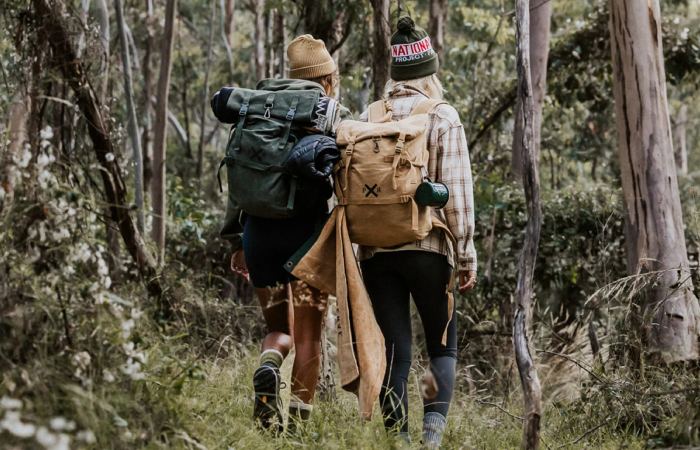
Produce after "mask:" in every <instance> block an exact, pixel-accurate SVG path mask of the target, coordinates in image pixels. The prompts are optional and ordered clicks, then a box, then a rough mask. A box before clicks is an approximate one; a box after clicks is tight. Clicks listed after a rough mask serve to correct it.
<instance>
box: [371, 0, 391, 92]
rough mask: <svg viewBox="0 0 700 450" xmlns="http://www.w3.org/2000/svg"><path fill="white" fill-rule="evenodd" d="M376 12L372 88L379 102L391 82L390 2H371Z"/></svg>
mask: <svg viewBox="0 0 700 450" xmlns="http://www.w3.org/2000/svg"><path fill="white" fill-rule="evenodd" d="M371 3H372V8H373V10H374V20H373V25H374V30H373V33H372V43H373V46H374V49H373V53H372V68H373V69H374V71H373V72H372V86H373V89H374V100H379V99H380V98H382V96H383V95H384V85H386V82H387V81H389V63H390V59H389V55H390V53H389V50H390V45H389V44H390V39H391V24H390V23H389V20H390V16H389V7H390V2H389V0H371Z"/></svg>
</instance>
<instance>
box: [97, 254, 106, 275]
mask: <svg viewBox="0 0 700 450" xmlns="http://www.w3.org/2000/svg"><path fill="white" fill-rule="evenodd" d="M97 274H98V275H102V276H105V275H109V267H107V263H106V262H105V260H104V259H102V257H100V256H98V257H97Z"/></svg>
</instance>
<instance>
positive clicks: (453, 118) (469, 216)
mask: <svg viewBox="0 0 700 450" xmlns="http://www.w3.org/2000/svg"><path fill="white" fill-rule="evenodd" d="M444 109H445V110H446V111H445V112H446V113H447V114H439V113H438V120H439V122H440V123H439V125H438V132H439V134H438V142H437V144H438V152H437V175H438V176H437V181H440V182H442V183H444V184H445V185H447V188H448V189H449V190H450V199H449V201H448V202H447V205H446V206H445V208H444V210H443V211H444V214H445V219H446V220H447V226H448V228H449V229H450V231H451V232H452V234H453V235H454V237H455V239H456V240H457V249H456V253H457V270H460V271H463V270H473V271H476V267H477V259H476V248H475V247H474V193H473V186H472V170H471V163H470V161H469V149H468V148H467V138H466V135H465V133H464V128H463V127H462V123H461V122H460V120H459V115H458V114H457V111H456V110H455V109H454V108H452V107H445V108H444Z"/></svg>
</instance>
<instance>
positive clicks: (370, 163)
mask: <svg viewBox="0 0 700 450" xmlns="http://www.w3.org/2000/svg"><path fill="white" fill-rule="evenodd" d="M397 28H398V30H397V31H396V33H394V35H393V36H392V38H391V44H392V45H391V58H392V59H391V80H390V81H389V82H388V83H387V86H386V92H385V97H384V99H382V100H380V101H378V102H375V103H373V104H371V105H370V106H369V110H368V112H367V113H366V114H364V115H363V119H364V120H365V122H362V121H346V122H343V123H342V124H341V126H340V128H339V130H338V137H337V143H338V147H339V149H340V151H341V162H340V163H339V165H338V166H337V168H336V175H335V180H336V186H335V192H336V195H337V196H338V200H339V204H340V205H341V206H343V207H344V209H345V214H346V217H347V229H348V233H349V236H350V240H352V242H354V243H357V244H360V248H359V253H358V258H359V259H360V261H361V268H362V276H363V279H364V282H365V286H366V289H367V292H368V294H369V297H370V299H371V303H372V306H373V309H374V313H375V317H376V320H377V322H378V324H379V327H380V328H381V331H382V333H383V335H384V340H385V347H386V359H387V368H386V375H385V377H384V384H383V387H382V389H381V393H380V403H381V408H382V412H383V415H384V422H385V426H386V427H387V429H389V430H392V431H394V432H396V433H397V436H398V437H399V438H401V439H404V440H406V441H410V437H409V434H408V411H407V407H408V397H407V388H406V385H407V379H408V373H409V369H410V366H411V341H412V331H411V317H410V309H409V302H410V298H411V297H412V298H413V300H414V302H415V305H416V307H417V310H418V313H419V315H420V317H421V320H422V323H423V328H424V331H425V341H426V346H427V350H428V354H429V357H430V370H431V372H432V377H431V379H434V381H435V385H436V386H435V387H436V388H437V392H436V394H435V396H434V397H433V398H424V407H423V411H424V416H423V437H422V438H423V445H424V447H425V448H438V447H439V446H440V442H441V440H442V436H443V433H444V430H445V426H446V420H447V419H446V417H447V412H448V409H449V406H450V401H451V398H452V392H453V390H454V382H455V366H456V357H457V333H456V325H455V319H454V317H453V316H454V315H453V308H454V305H453V300H452V292H451V291H452V288H453V286H454V283H453V281H452V280H453V273H455V272H456V279H457V287H458V289H459V291H460V292H461V293H465V292H466V291H468V290H470V289H472V288H473V287H474V286H475V284H476V251H475V248H474V242H473V239H472V238H473V233H474V200H473V194H472V176H471V167H470V162H469V152H468V149H467V141H466V138H465V134H464V129H463V127H462V124H461V122H460V118H459V115H458V113H457V111H456V110H455V109H454V108H453V107H452V106H450V105H449V104H447V102H445V101H444V100H443V89H442V86H441V84H440V81H439V79H438V78H437V76H436V72H437V70H438V60H437V54H436V53H435V52H434V51H433V48H432V46H431V44H430V38H429V37H428V35H427V34H426V33H425V31H423V30H422V29H421V28H419V27H417V26H415V24H414V22H413V20H412V19H411V18H410V17H402V18H401V19H399V22H398V26H397ZM440 208H441V209H440Z"/></svg>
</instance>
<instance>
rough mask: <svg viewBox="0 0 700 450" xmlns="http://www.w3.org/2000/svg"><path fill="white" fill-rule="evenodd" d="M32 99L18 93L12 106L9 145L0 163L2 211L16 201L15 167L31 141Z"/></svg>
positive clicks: (0, 205) (8, 127)
mask: <svg viewBox="0 0 700 450" xmlns="http://www.w3.org/2000/svg"><path fill="white" fill-rule="evenodd" d="M30 105H31V97H30V96H29V95H26V93H22V92H18V93H17V94H15V97H14V99H13V101H12V104H11V105H10V111H9V118H8V124H7V138H8V140H9V143H8V145H7V147H4V148H5V150H4V151H3V152H2V157H1V158H0V163H1V164H2V172H0V189H2V195H1V196H0V211H2V210H3V209H5V208H7V207H8V206H9V205H11V204H12V201H13V200H14V192H15V181H16V180H17V178H18V177H19V173H18V171H17V167H16V165H15V160H14V159H15V157H16V156H17V155H19V154H20V152H21V151H23V150H24V146H25V144H26V143H27V142H28V140H29V136H28V135H27V120H28V119H29V110H30V109H31V106H30Z"/></svg>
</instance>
